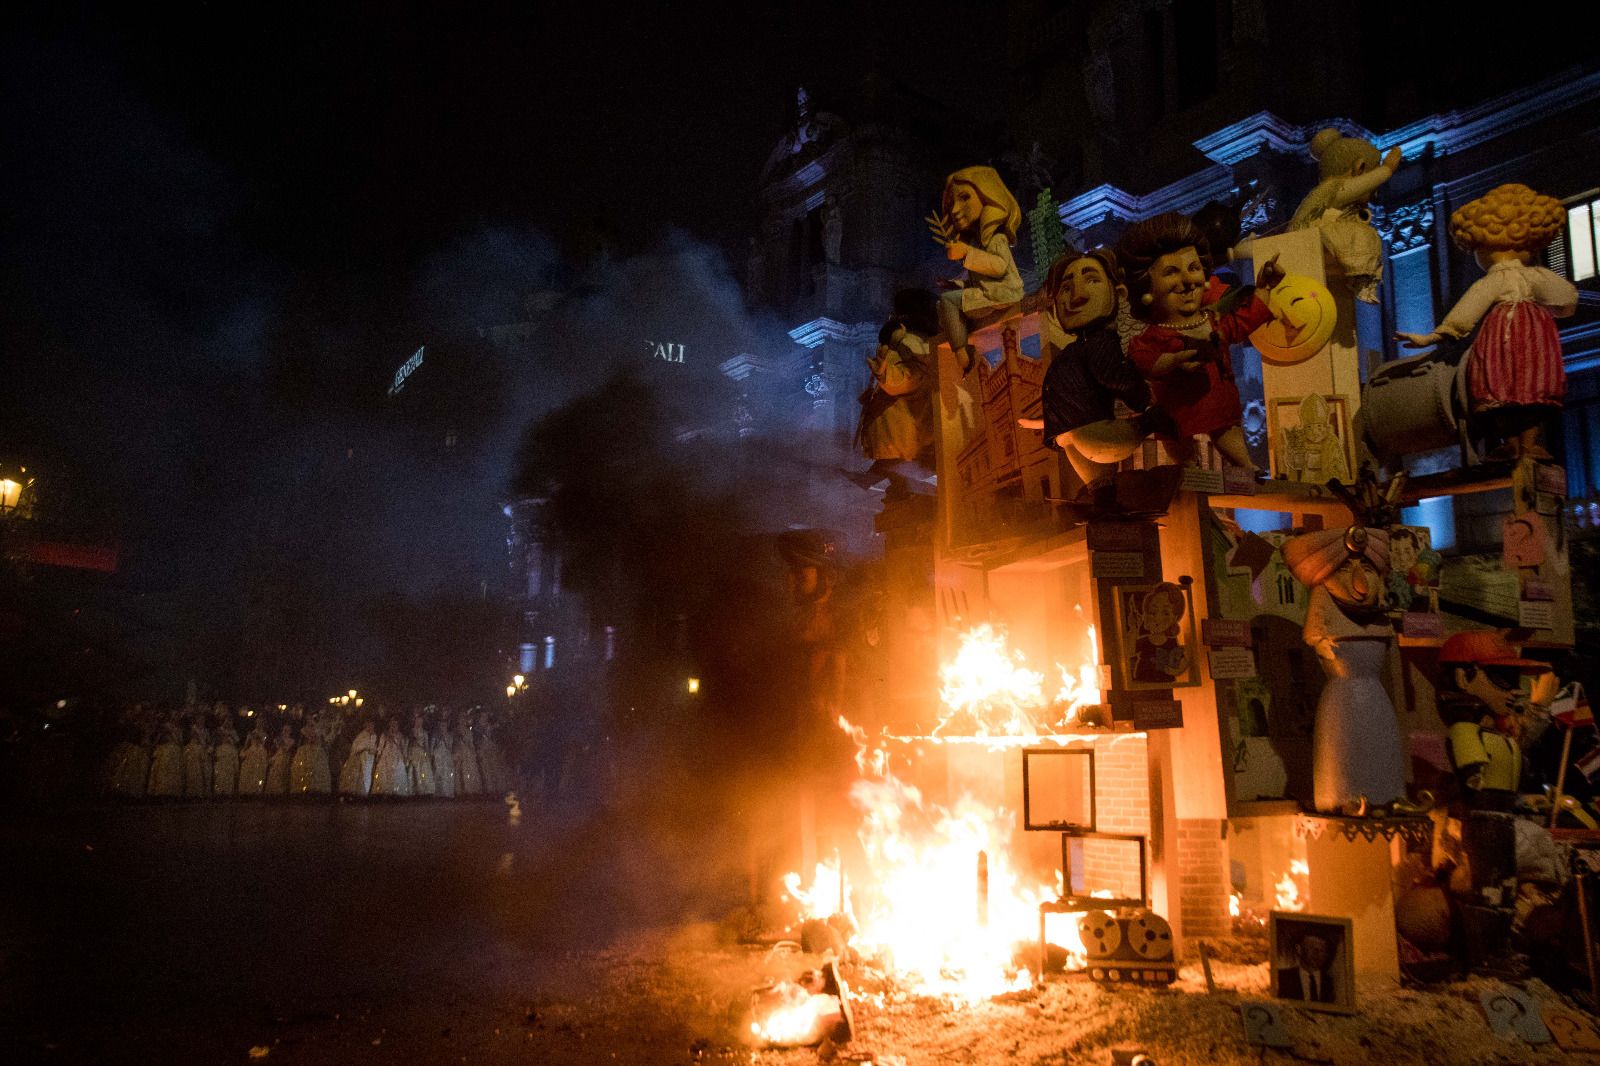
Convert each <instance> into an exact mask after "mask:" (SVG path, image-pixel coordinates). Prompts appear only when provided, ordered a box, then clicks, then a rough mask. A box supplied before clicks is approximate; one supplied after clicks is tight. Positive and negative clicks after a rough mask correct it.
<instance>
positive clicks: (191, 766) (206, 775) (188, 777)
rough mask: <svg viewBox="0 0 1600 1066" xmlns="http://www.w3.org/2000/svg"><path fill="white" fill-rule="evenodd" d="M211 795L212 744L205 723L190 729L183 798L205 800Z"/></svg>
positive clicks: (185, 760) (185, 754)
mask: <svg viewBox="0 0 1600 1066" xmlns="http://www.w3.org/2000/svg"><path fill="white" fill-rule="evenodd" d="M209 795H211V744H210V738H209V737H208V736H207V735H206V726H205V723H204V722H200V721H196V722H195V723H194V724H192V725H191V726H190V727H189V743H187V744H185V745H184V747H183V798H184V799H205V798H206V797H207V796H209Z"/></svg>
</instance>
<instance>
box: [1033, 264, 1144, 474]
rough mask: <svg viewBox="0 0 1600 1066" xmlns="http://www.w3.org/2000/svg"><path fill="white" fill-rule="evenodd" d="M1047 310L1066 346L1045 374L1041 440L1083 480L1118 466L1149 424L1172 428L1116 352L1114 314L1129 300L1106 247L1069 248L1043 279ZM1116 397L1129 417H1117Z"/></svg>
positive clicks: (1135, 372)
mask: <svg viewBox="0 0 1600 1066" xmlns="http://www.w3.org/2000/svg"><path fill="white" fill-rule="evenodd" d="M1045 295H1046V296H1047V297H1048V298H1049V301H1050V307H1049V311H1048V312H1047V313H1048V314H1050V315H1052V316H1053V317H1054V320H1055V322H1056V323H1057V324H1058V325H1059V326H1060V328H1061V333H1062V335H1063V338H1064V345H1063V347H1062V348H1061V350H1060V351H1059V352H1058V353H1057V354H1056V356H1055V358H1054V359H1052V360H1051V362H1050V369H1049V370H1048V371H1046V372H1045V376H1044V404H1043V406H1044V427H1043V428H1044V442H1045V445H1046V446H1047V447H1051V448H1055V449H1057V450H1059V451H1061V452H1062V453H1064V454H1065V455H1066V457H1067V462H1069V463H1070V464H1071V465H1072V469H1073V472H1074V473H1076V474H1077V475H1078V477H1079V478H1080V479H1081V480H1082V481H1083V483H1084V484H1085V485H1086V486H1087V485H1090V484H1092V483H1093V482H1095V481H1098V480H1099V479H1101V478H1104V477H1106V476H1108V475H1110V474H1112V473H1115V472H1116V464H1117V463H1120V462H1121V461H1122V460H1124V459H1126V458H1128V457H1129V456H1130V455H1132V454H1133V453H1134V451H1135V450H1136V449H1137V448H1138V446H1139V442H1140V441H1142V440H1144V438H1145V437H1146V436H1148V435H1149V434H1150V432H1151V431H1152V428H1153V426H1156V425H1159V426H1162V427H1163V428H1170V420H1169V419H1166V418H1165V417H1164V412H1162V411H1161V409H1160V408H1158V407H1152V406H1151V404H1150V387H1149V386H1148V385H1146V384H1145V380H1144V378H1143V377H1142V376H1141V375H1140V374H1139V371H1138V369H1137V368H1136V367H1135V366H1134V365H1133V364H1132V363H1131V362H1129V361H1128V357H1127V356H1126V355H1125V354H1124V353H1123V351H1122V343H1121V341H1120V339H1119V338H1118V334H1117V315H1118V312H1119V310H1120V309H1121V308H1122V307H1124V306H1125V305H1126V303H1127V299H1128V290H1127V288H1126V287H1125V286H1124V285H1123V284H1122V274H1121V272H1120V271H1119V270H1118V269H1117V260H1116V256H1115V254H1114V253H1113V252H1112V251H1111V250H1110V249H1109V248H1096V249H1093V250H1091V251H1087V252H1073V251H1069V252H1067V253H1066V254H1064V255H1062V256H1060V257H1059V258H1057V259H1056V261H1055V262H1054V263H1052V264H1051V265H1050V273H1049V275H1048V276H1047V278H1046V279H1045ZM1118 401H1121V402H1122V404H1123V406H1125V407H1126V408H1127V409H1128V410H1129V411H1131V412H1132V413H1133V415H1134V416H1135V417H1133V418H1119V417H1117V410H1116V405H1117V402H1118Z"/></svg>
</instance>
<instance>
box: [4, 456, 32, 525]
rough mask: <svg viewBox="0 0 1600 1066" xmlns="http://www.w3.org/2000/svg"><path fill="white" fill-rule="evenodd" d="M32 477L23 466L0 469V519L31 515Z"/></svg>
mask: <svg viewBox="0 0 1600 1066" xmlns="http://www.w3.org/2000/svg"><path fill="white" fill-rule="evenodd" d="M33 480H34V479H33V475H31V474H29V473H28V468H27V467H25V466H21V467H17V468H16V469H15V471H12V470H10V469H0V518H29V517H31V516H32V514H33Z"/></svg>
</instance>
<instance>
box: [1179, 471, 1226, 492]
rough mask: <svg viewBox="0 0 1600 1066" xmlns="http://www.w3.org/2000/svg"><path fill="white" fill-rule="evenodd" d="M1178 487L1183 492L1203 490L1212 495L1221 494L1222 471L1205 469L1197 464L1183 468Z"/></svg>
mask: <svg viewBox="0 0 1600 1066" xmlns="http://www.w3.org/2000/svg"><path fill="white" fill-rule="evenodd" d="M1178 484H1179V487H1180V488H1182V489H1183V491H1185V492H1205V493H1210V494H1212V495H1214V496H1220V495H1222V471H1220V470H1206V469H1203V468H1202V467H1198V466H1186V467H1184V468H1183V480H1182V481H1180V482H1179V483H1178Z"/></svg>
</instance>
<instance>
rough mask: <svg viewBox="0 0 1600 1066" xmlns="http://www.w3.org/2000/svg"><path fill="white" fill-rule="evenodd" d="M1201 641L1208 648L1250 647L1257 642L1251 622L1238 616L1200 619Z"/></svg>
mask: <svg viewBox="0 0 1600 1066" xmlns="http://www.w3.org/2000/svg"><path fill="white" fill-rule="evenodd" d="M1200 643H1202V644H1204V645H1205V646H1206V647H1208V648H1248V647H1250V646H1251V645H1252V644H1254V643H1255V640H1254V638H1253V637H1252V636H1251V633H1250V623H1249V622H1246V621H1243V620H1242V619H1238V618H1202V619H1200Z"/></svg>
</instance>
